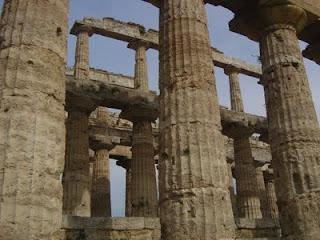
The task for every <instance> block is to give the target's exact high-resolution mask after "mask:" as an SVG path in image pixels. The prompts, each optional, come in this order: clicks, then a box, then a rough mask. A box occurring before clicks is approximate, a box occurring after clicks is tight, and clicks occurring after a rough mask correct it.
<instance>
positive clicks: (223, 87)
mask: <svg viewBox="0 0 320 240" xmlns="http://www.w3.org/2000/svg"><path fill="white" fill-rule="evenodd" d="M2 3H3V0H0V4H1V5H2ZM70 3H71V4H70V21H69V24H70V27H71V25H72V24H73V23H74V21H75V20H77V19H82V18H83V17H87V16H90V17H95V18H103V17H113V18H115V19H119V20H123V21H128V22H135V23H139V24H142V25H144V26H145V27H146V28H153V29H158V9H156V8H155V7H153V6H152V5H149V4H147V3H145V2H143V1H141V0H71V1H70ZM207 12H208V23H209V30H210V35H211V42H212V46H214V47H216V48H218V49H220V50H222V51H223V52H224V53H225V54H226V55H229V56H234V57H238V58H241V59H243V60H246V61H248V62H250V63H253V64H257V63H258V61H257V59H258V55H259V49H258V44H257V43H254V42H252V41H250V40H248V39H247V38H246V37H243V36H241V35H238V34H235V33H232V32H230V31H228V22H229V21H230V20H231V19H232V16H233V14H232V13H231V12H230V11H228V10H226V9H223V8H220V7H214V6H207ZM75 41H76V38H75V37H74V36H70V37H69V48H68V53H69V54H68V65H70V66H72V65H73V63H74V49H75ZM301 44H302V45H303V46H304V44H303V43H301ZM126 46H127V44H126V43H124V42H120V41H116V40H112V39H108V38H104V37H99V36H93V37H92V38H91V41H90V64H91V66H92V67H95V68H101V69H106V70H108V71H112V72H116V73H122V74H127V75H133V72H134V52H133V51H132V50H130V49H127V47H126ZM148 60H149V61H148V63H149V79H150V83H151V84H150V85H151V88H152V90H158V53H157V52H156V51H154V50H149V51H148ZM305 62H306V67H307V73H308V76H309V80H310V85H311V89H312V93H313V98H314V101H315V105H316V109H317V113H318V116H320V115H319V113H320V81H319V79H318V78H319V77H318V76H320V66H318V65H316V64H314V63H312V62H311V61H309V60H305ZM216 79H217V88H218V95H219V100H220V104H221V105H225V106H230V103H229V97H230V96H229V86H228V78H227V77H226V76H225V75H224V74H223V71H222V70H221V69H218V68H217V69H216ZM241 89H242V94H243V98H244V104H245V110H246V111H247V112H251V113H255V114H259V115H265V106H264V94H263V89H262V87H261V86H260V85H258V84H257V80H256V79H253V78H250V77H246V76H241ZM111 184H112V211H113V215H114V216H122V215H124V186H125V172H124V170H122V169H121V168H119V167H117V166H115V163H114V161H111Z"/></svg>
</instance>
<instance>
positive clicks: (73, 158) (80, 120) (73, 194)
mask: <svg viewBox="0 0 320 240" xmlns="http://www.w3.org/2000/svg"><path fill="white" fill-rule="evenodd" d="M88 30H89V29H81V31H80V32H79V33H78V38H77V47H76V54H75V55H76V57H75V65H74V77H75V79H77V80H78V81H80V80H86V79H89V66H90V65H89V32H88ZM72 104H73V105H71V104H69V106H68V109H67V110H68V118H67V124H66V128H67V138H66V141H67V142H66V156H65V168H64V179H63V182H64V184H63V188H64V191H63V193H64V195H63V212H64V214H68V215H74V216H83V217H89V216H90V205H91V204H90V188H91V186H90V185H89V184H90V179H89V177H90V174H89V169H90V164H89V125H88V124H89V119H88V117H89V113H90V112H91V111H92V110H93V109H92V108H93V107H92V104H91V103H89V102H86V101H85V100H84V99H74V100H73V102H72Z"/></svg>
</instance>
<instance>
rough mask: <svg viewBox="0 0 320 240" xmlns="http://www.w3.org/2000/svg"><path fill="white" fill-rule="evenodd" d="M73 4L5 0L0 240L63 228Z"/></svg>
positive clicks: (38, 239)
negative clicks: (69, 34)
mask: <svg viewBox="0 0 320 240" xmlns="http://www.w3.org/2000/svg"><path fill="white" fill-rule="evenodd" d="M68 8H69V4H68V1H67V0H57V1H34V0H25V1H19V0H5V1H4V2H3V8H2V15H1V24H0V25H1V29H0V35H1V41H0V239H2V240H44V239H52V238H54V237H55V234H57V233H58V231H59V230H60V228H61V219H62V216H61V208H62V206H61V200H62V185H61V181H60V177H61V174H62V170H63V163H64V151H65V129H64V119H65V113H64V104H65V63H66V46H67V44H66V43H67V31H68V27H67V26H68V24H67V22H68ZM35 13H36V14H35Z"/></svg>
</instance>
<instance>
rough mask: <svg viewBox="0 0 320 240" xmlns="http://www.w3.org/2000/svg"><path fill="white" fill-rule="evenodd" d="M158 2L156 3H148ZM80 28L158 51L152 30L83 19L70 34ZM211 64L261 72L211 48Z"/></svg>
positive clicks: (107, 20)
mask: <svg viewBox="0 0 320 240" xmlns="http://www.w3.org/2000/svg"><path fill="white" fill-rule="evenodd" d="M150 2H158V1H156V0H155V1H150ZM81 26H89V27H91V28H92V29H93V31H94V33H96V34H100V35H102V36H105V37H110V38H114V39H117V40H121V41H125V42H128V43H131V42H135V41H141V42H143V43H144V44H147V46H148V48H152V49H155V50H158V49H159V33H158V31H155V30H153V29H149V30H146V29H145V27H144V26H142V25H138V24H134V23H127V22H122V21H118V20H115V19H112V18H104V19H95V18H85V19H84V20H82V21H76V22H75V24H74V25H73V27H72V29H71V34H75V33H76V31H77V29H78V28H80V27H81ZM212 58H213V62H214V64H215V65H216V66H217V67H221V68H225V67H226V66H228V65H234V66H236V67H237V68H239V69H240V73H242V74H245V75H248V76H252V77H255V78H260V77H261V74H262V71H261V67H260V66H258V65H257V66H255V65H252V64H248V63H246V62H244V61H242V60H240V59H236V58H232V57H228V56H225V55H224V54H223V53H222V52H220V51H219V50H217V49H215V48H212Z"/></svg>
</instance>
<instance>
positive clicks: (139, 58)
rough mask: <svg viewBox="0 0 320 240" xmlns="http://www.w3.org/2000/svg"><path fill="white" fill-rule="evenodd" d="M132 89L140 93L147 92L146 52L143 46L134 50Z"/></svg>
mask: <svg viewBox="0 0 320 240" xmlns="http://www.w3.org/2000/svg"><path fill="white" fill-rule="evenodd" d="M134 76H135V78H134V87H135V88H136V89H140V90H142V91H149V82H148V67H147V52H146V47H145V46H138V47H137V48H136V64H135V75H134Z"/></svg>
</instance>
